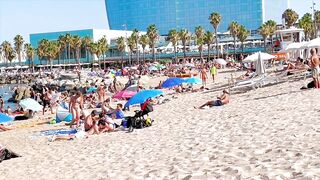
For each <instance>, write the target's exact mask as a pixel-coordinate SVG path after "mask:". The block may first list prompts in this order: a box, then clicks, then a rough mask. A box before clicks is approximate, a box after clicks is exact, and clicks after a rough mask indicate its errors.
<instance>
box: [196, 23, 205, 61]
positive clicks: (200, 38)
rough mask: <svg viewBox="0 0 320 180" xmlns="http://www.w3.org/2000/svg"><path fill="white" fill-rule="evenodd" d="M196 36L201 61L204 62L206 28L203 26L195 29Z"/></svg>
mask: <svg viewBox="0 0 320 180" xmlns="http://www.w3.org/2000/svg"><path fill="white" fill-rule="evenodd" d="M195 34H196V42H197V45H198V46H199V48H198V49H199V53H200V59H201V62H203V58H202V51H203V45H204V38H205V36H204V35H205V30H204V28H203V27H201V26H197V27H196V29H195Z"/></svg>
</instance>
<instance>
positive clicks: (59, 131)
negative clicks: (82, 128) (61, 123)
mask: <svg viewBox="0 0 320 180" xmlns="http://www.w3.org/2000/svg"><path fill="white" fill-rule="evenodd" d="M76 133H77V130H76V129H51V130H46V131H40V134H41V135H43V136H53V135H72V134H76Z"/></svg>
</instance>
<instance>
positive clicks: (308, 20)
mask: <svg viewBox="0 0 320 180" xmlns="http://www.w3.org/2000/svg"><path fill="white" fill-rule="evenodd" d="M298 24H299V27H300V28H302V29H303V30H304V36H305V41H307V40H310V38H311V34H312V33H313V29H314V28H313V23H312V15H311V14H310V13H306V14H304V15H303V16H302V18H301V19H300V20H299V22H298Z"/></svg>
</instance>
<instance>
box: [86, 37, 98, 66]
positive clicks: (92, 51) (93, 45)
mask: <svg viewBox="0 0 320 180" xmlns="http://www.w3.org/2000/svg"><path fill="white" fill-rule="evenodd" d="M88 50H89V52H90V54H91V55H92V56H91V58H92V64H93V63H94V55H96V56H97V57H98V60H99V56H100V49H99V46H98V44H97V43H94V42H91V43H90V44H89V49H88Z"/></svg>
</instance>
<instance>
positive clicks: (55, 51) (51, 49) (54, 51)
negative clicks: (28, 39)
mask: <svg viewBox="0 0 320 180" xmlns="http://www.w3.org/2000/svg"><path fill="white" fill-rule="evenodd" d="M59 53H60V47H59V44H58V42H55V41H49V43H48V44H47V47H46V48H45V56H46V57H47V59H48V61H49V63H50V70H51V71H52V61H53V60H54V59H57V57H58V56H59Z"/></svg>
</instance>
